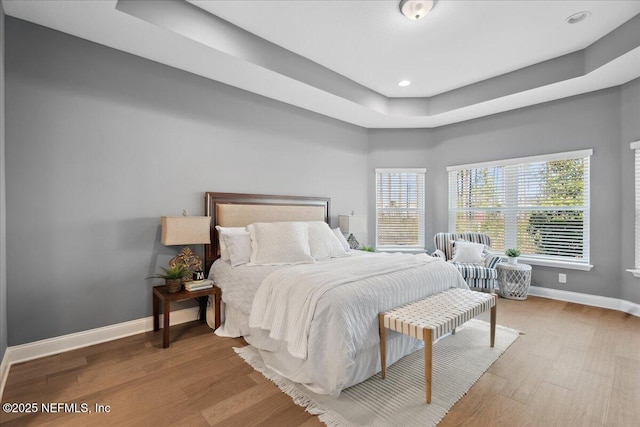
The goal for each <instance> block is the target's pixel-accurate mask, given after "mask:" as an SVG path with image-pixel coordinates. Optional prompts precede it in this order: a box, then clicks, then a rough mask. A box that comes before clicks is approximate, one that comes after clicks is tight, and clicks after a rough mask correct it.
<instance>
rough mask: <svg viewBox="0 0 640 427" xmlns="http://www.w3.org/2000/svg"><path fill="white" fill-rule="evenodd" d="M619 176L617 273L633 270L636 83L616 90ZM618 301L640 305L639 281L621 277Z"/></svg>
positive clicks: (639, 121)
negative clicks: (633, 145)
mask: <svg viewBox="0 0 640 427" xmlns="http://www.w3.org/2000/svg"><path fill="white" fill-rule="evenodd" d="M620 101H621V104H620V105H621V111H620V125H621V138H620V162H621V165H620V174H621V182H622V195H621V199H622V218H621V227H622V236H621V245H622V247H621V256H620V262H621V266H620V268H621V270H626V269H628V268H634V262H635V259H634V253H635V242H634V230H635V188H634V164H633V163H634V162H633V160H634V155H633V151H632V150H631V149H630V148H629V144H630V143H631V142H633V141H640V79H635V80H633V81H631V82H629V83H627V84H625V85H623V86H622V87H621V88H620ZM621 298H622V299H625V300H627V301H633V302H636V303H639V304H640V279H638V278H636V277H633V276H632V275H631V273H627V272H626V271H625V272H624V273H622V292H621Z"/></svg>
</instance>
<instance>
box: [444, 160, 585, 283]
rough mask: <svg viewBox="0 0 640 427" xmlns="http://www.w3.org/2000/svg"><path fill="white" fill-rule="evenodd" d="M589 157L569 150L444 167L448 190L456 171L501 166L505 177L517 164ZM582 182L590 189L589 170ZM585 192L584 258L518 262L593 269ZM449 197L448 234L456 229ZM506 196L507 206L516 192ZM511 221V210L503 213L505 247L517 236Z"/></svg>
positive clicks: (513, 244) (524, 258) (536, 257)
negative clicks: (503, 168) (447, 175)
mask: <svg viewBox="0 0 640 427" xmlns="http://www.w3.org/2000/svg"><path fill="white" fill-rule="evenodd" d="M591 155H593V150H592V149H587V150H578V151H569V152H562V153H553V154H544V155H540V156H529V157H519V158H514V159H504V160H497V161H490V162H481V163H471V164H466V165H456V166H449V167H447V172H448V173H449V189H450V190H451V188H455V185H456V178H455V174H453V173H451V172H457V171H460V170H464V169H482V168H490V167H497V166H503V167H505V175H508V174H512V173H516V167H517V165H520V164H526V163H536V162H549V161H554V160H568V159H576V158H580V157H590V156H591ZM588 166H589V165H588ZM511 181H512V182H515V180H511ZM584 182H585V186H586V188H587V189H589V188H590V167H587V168H585V176H584ZM452 186H453V187H452ZM589 193H590V191H586V192H585V194H584V204H585V206H586V209H585V211H584V230H585V231H584V235H583V242H584V252H583V255H584V259H585V260H584V261H568V260H557V259H553V258H546V257H545V256H540V255H526V254H524V255H522V256H521V257H520V259H521V260H522V261H523V262H526V263H528V264H533V265H542V266H547V267H558V268H567V269H573V270H583V271H589V270H591V269H592V268H593V265H591V264H590V254H589V246H590V241H589V236H590V223H589V217H590V210H591V201H590V194H589ZM451 194H452V193H451V191H450V192H449V231H450V232H453V231H455V229H456V224H455V216H454V215H452V208H453V206H452V203H453V201H452V200H451V197H452V196H451ZM506 197H507V204H509V203H510V200H513V199H514V198H515V197H517V189H516V190H515V191H514V189H510V188H507V193H506ZM515 218H516V217H515V211H514V212H509V211H508V210H507V211H506V212H505V219H504V220H505V236H504V238H505V242H504V243H505V248H510V247H516V246H517V244H516V239H517V236H516V233H515V226H514V227H512V228H513V230H511V228H510V227H509V224H512V225H513V224H515V221H516V220H515Z"/></svg>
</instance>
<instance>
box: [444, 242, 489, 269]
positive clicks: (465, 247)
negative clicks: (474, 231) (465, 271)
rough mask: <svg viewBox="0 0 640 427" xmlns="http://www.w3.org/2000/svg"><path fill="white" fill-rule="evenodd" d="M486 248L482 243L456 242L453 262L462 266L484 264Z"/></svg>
mask: <svg viewBox="0 0 640 427" xmlns="http://www.w3.org/2000/svg"><path fill="white" fill-rule="evenodd" d="M484 247H485V245H483V244H482V243H472V242H464V241H456V242H455V243H454V245H453V248H454V251H453V258H452V259H451V261H453V262H459V263H461V264H482V263H484Z"/></svg>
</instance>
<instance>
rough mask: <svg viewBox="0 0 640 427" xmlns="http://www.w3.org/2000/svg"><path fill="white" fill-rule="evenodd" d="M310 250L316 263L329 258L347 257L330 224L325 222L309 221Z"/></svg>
mask: <svg viewBox="0 0 640 427" xmlns="http://www.w3.org/2000/svg"><path fill="white" fill-rule="evenodd" d="M308 224H309V248H310V249H311V256H312V257H313V259H315V260H316V261H318V260H321V259H327V258H336V257H342V256H347V255H349V254H347V252H346V251H345V250H344V248H343V247H342V244H341V243H340V241H339V240H338V238H337V237H336V235H335V234H333V231H331V228H330V227H329V224H327V223H326V222H324V221H309V223H308Z"/></svg>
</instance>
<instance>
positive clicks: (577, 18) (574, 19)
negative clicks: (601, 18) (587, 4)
mask: <svg viewBox="0 0 640 427" xmlns="http://www.w3.org/2000/svg"><path fill="white" fill-rule="evenodd" d="M590 16H591V12H589V11H588V10H583V11H582V12H578V13H574V14H573V15H571V16H570V17H568V18H567V19H565V20H564V21H565V22H566V23H567V24H577V23H578V22H582V21H584V20H585V19H587V18H588V17H590Z"/></svg>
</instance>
